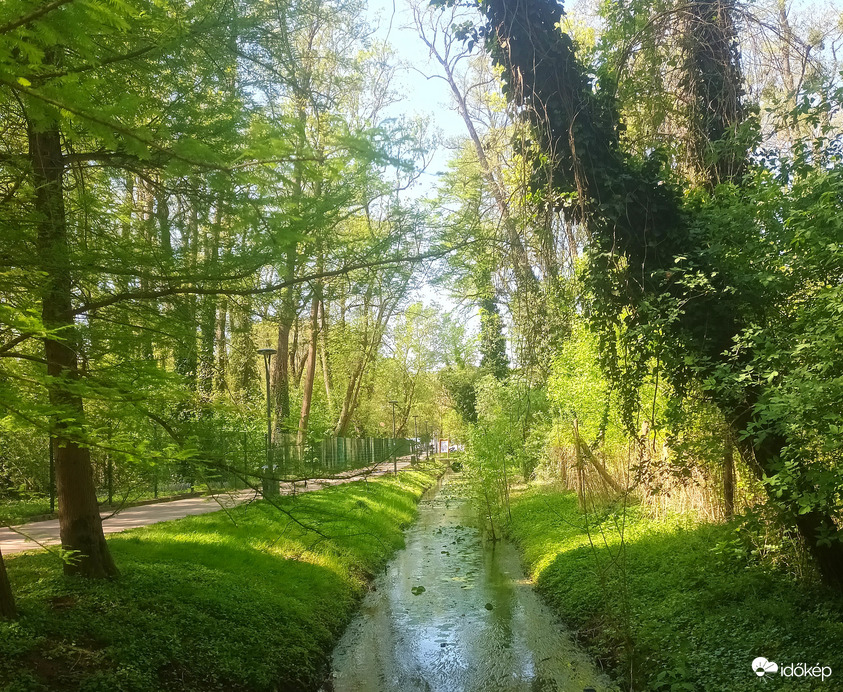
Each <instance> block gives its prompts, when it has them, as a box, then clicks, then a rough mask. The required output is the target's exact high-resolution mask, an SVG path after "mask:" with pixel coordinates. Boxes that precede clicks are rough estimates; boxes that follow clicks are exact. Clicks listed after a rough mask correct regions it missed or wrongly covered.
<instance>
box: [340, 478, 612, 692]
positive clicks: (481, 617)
mask: <svg viewBox="0 0 843 692" xmlns="http://www.w3.org/2000/svg"><path fill="white" fill-rule="evenodd" d="M457 485H458V484H456V483H454V484H449V483H448V481H447V480H446V481H445V482H444V484H443V486H442V487H441V489H438V492H434V493H432V494H430V495H429V496H427V497H426V498H425V499H423V500H422V502H421V503H420V505H419V519H418V521H417V522H416V523H415V524H414V525H413V526H412V527H411V528H410V529H408V530H407V532H406V548H405V549H404V550H402V551H400V552H399V553H398V554H397V555H396V556H395V558H394V559H393V560H392V561H391V562H390V564H389V566H388V568H387V570H386V571H385V572H384V574H383V575H381V576H380V577H379V578H378V579H377V581H376V588H375V589H373V590H372V591H371V592H370V593H369V594H368V595H367V596H366V598H365V600H364V603H363V606H362V607H361V609H360V611H359V613H358V614H357V615H356V616H355V618H354V619H353V621H352V623H351V624H350V625H349V627H348V629H347V630H346V632H345V634H344V635H343V637H342V639H341V640H340V642H339V643H338V644H337V647H336V649H335V650H334V653H333V657H332V673H331V677H330V679H329V681H328V682H327V683H326V686H325V690H326V691H327V690H333V691H334V692H393V691H394V692H421V691H424V692H481V691H483V692H510V691H511V692H520V691H522V690H523V691H529V692H545V691H547V692H550V691H555V690H559V691H564V692H569V691H570V692H580V691H581V690H583V688H585V687H593V688H595V689H596V690H601V691H607V690H615V689H616V688H615V687H614V686H613V685H612V684H611V683H610V681H609V680H608V679H607V678H606V677H605V676H604V675H603V674H602V673H601V672H600V671H599V670H598V669H597V668H596V667H595V665H594V664H593V662H592V661H591V660H590V659H589V657H588V656H587V655H586V654H585V653H584V652H583V651H581V650H580V649H579V648H578V647H577V646H576V644H575V643H574V642H573V640H572V639H571V637H570V635H569V634H568V633H566V632H565V631H564V630H563V629H562V627H561V625H560V623H559V621H558V620H557V619H556V618H555V617H554V616H553V614H552V613H551V612H550V611H549V610H548V608H547V607H546V606H544V604H542V603H541V601H540V600H539V599H538V597H537V595H536V594H535V592H534V591H533V589H532V587H531V586H530V584H529V582H528V580H527V579H525V577H524V573H523V571H522V569H521V565H520V562H519V559H518V554H517V552H516V551H515V549H514V548H513V547H512V546H511V545H509V544H507V543H506V542H503V543H497V544H492V543H490V542H485V541H484V540H483V537H482V534H481V531H480V530H479V528H478V527H477V526H476V525H475V524H474V522H473V512H472V510H471V507H470V506H469V504H468V502H467V501H466V500H465V499H464V498H462V497H460V496H459V494H458V491H457V489H456V486H457ZM419 587H423V588H419Z"/></svg>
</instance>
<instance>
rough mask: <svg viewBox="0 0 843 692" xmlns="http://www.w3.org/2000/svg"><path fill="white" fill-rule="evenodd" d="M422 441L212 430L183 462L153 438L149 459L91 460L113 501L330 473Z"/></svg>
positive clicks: (103, 495) (413, 449) (412, 448)
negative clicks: (299, 438) (269, 436)
mask: <svg viewBox="0 0 843 692" xmlns="http://www.w3.org/2000/svg"><path fill="white" fill-rule="evenodd" d="M425 443H426V440H425V439H421V440H419V441H414V440H411V439H406V438H395V439H393V438H385V437H362V438H357V437H326V438H324V439H321V440H318V441H311V442H308V443H305V444H301V445H300V444H297V442H296V439H295V435H279V436H277V438H276V439H274V440H273V441H272V444H271V445H270V446H269V449H267V444H266V435H265V434H264V435H261V434H260V433H256V432H253V431H242V432H232V431H216V432H212V433H209V434H206V435H203V436H202V437H200V438H199V439H198V440H197V454H196V455H195V456H194V457H192V458H188V459H186V460H184V461H172V460H170V459H169V458H168V457H167V456H166V454H165V450H164V449H163V448H161V449H159V448H157V446H156V445H155V444H154V443H153V444H152V445H150V448H149V451H150V452H151V454H150V458H151V459H152V460H153V461H152V462H150V463H121V464H115V463H113V462H112V460H111V459H110V458H109V457H108V455H106V454H96V453H95V454H93V458H92V461H93V466H94V477H95V481H96V484H97V494H98V496H99V498H100V501H101V502H103V503H107V504H114V503H120V502H123V501H130V502H131V501H135V500H139V499H153V498H158V497H164V496H168V495H177V494H182V493H189V492H192V491H196V490H206V489H208V487H210V488H212V489H241V488H246V487H255V486H259V485H260V484H261V479H262V478H263V477H264V476H266V475H267V474H268V471H267V469H268V468H269V469H271V472H270V475H271V476H272V477H273V478H277V479H278V480H281V481H283V480H293V479H301V478H319V477H325V476H333V475H336V474H339V473H343V472H347V471H353V470H357V469H363V468H366V467H369V466H373V465H375V464H378V463H382V462H384V461H388V460H390V459H392V458H393V457H405V456H408V455H411V454H414V453H415V454H421V453H422V449H424V445H425ZM158 455H162V456H161V457H160V458H159V457H158Z"/></svg>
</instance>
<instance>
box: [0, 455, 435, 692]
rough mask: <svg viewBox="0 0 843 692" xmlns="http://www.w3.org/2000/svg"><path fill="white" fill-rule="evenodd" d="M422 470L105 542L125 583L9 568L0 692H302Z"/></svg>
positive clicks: (398, 526)
mask: <svg viewBox="0 0 843 692" xmlns="http://www.w3.org/2000/svg"><path fill="white" fill-rule="evenodd" d="M441 472H442V469H441V467H440V466H439V465H437V464H435V463H433V462H430V463H427V464H425V463H420V464H418V465H417V466H416V467H414V468H412V469H407V470H405V471H403V472H402V473H400V474H398V476H397V477H396V476H392V475H384V476H381V477H378V478H375V479H372V480H370V481H368V482H367V481H356V482H349V483H344V484H342V485H336V486H333V487H329V488H325V489H323V490H321V491H318V492H310V493H307V494H301V495H297V496H296V497H292V496H286V497H281V498H280V499H279V501H278V502H277V506H272V505H270V504H269V503H268V502H266V501H263V500H262V501H257V502H253V503H246V504H242V505H240V506H237V507H234V508H232V509H230V510H228V511H227V512H223V511H220V512H214V513H212V514H205V515H202V516H190V517H185V518H183V519H179V520H177V521H168V522H163V523H158V524H155V525H153V526H147V527H144V528H138V529H132V530H129V531H125V532H123V533H119V534H114V535H112V536H110V537H109V539H108V543H109V547H110V549H111V551H112V554H113V556H114V559H115V561H116V563H117V565H118V567H119V568H120V570H121V576H120V577H119V578H118V579H115V580H109V581H90V580H84V579H80V578H68V577H64V576H63V575H62V571H61V565H60V563H59V561H58V559H57V558H56V557H55V556H54V555H53V554H51V553H47V552H43V551H41V552H37V553H32V554H24V555H17V556H14V557H12V558H11V559H9V560H7V561H6V564H7V568H8V572H9V578H10V580H11V583H12V589H13V591H14V592H15V595H16V597H17V601H18V608H19V610H20V614H21V616H20V618H19V620H17V621H16V622H2V623H0V689H4V690H15V691H23V690H27V691H32V692H35V691H42V690H43V691H48V690H49V691H50V692H60V691H62V690H88V691H94V690H109V691H111V690H133V691H138V692H141V691H144V690H149V691H150V692H152V691H156V692H157V691H158V690H208V691H209V690H232V691H237V690H270V689H283V690H291V691H294V690H305V689H315V688H316V687H318V685H319V683H320V682H321V680H322V678H323V676H324V675H325V672H326V664H327V660H328V656H329V654H330V652H331V649H332V647H333V645H334V643H335V642H336V640H337V638H338V637H339V636H340V634H342V631H343V629H344V628H345V625H346V624H347V623H348V621H349V619H350V618H351V616H352V614H353V613H354V611H355V610H356V608H357V604H358V602H359V599H360V598H361V597H362V595H363V594H364V593H365V591H366V588H367V586H368V583H369V580H370V579H371V578H372V577H373V576H374V575H375V574H377V573H378V572H379V571H381V570H382V569H383V567H384V565H385V564H386V562H387V560H388V559H389V558H390V556H391V555H392V553H393V552H394V551H395V550H396V549H398V548H399V547H401V546H402V545H403V541H404V536H403V530H404V529H405V528H406V527H408V526H409V525H410V524H411V523H412V522H413V521H414V519H415V517H416V513H417V508H416V503H417V501H418V499H419V498H420V497H421V495H422V493H423V491H424V489H425V488H427V487H429V486H430V485H432V484H433V482H434V481H435V479H436V478H437V477H438V476H439V475H440V474H441Z"/></svg>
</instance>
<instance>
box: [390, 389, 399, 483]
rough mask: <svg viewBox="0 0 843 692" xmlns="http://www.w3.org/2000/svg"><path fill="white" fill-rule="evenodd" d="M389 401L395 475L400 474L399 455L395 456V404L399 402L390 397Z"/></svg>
mask: <svg viewBox="0 0 843 692" xmlns="http://www.w3.org/2000/svg"><path fill="white" fill-rule="evenodd" d="M389 403H390V404H392V471H393V473H395V475H396V476H397V475H398V457H397V456H395V406H396V405H397V404H398V402H397V401H395V399H390V400H389Z"/></svg>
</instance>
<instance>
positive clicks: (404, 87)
mask: <svg viewBox="0 0 843 692" xmlns="http://www.w3.org/2000/svg"><path fill="white" fill-rule="evenodd" d="M367 4H368V11H367V17H368V21H369V23H370V24H371V25H372V27H373V28H375V29H376V31H375V37H376V38H377V39H378V40H383V41H386V42H388V43H389V44H390V45H391V46H392V47H393V49H394V50H395V52H396V54H397V56H398V58H399V60H401V61H402V62H405V63H407V64H408V65H412V66H414V67H415V68H416V69H417V70H421V71H422V72H424V73H425V74H432V73H434V72H436V67H435V63H434V62H433V61H432V60H431V59H430V56H429V55H428V50H427V46H425V45H424V43H422V41H421V39H420V38H419V37H418V35H417V34H416V31H415V29H413V28H412V16H411V15H410V13H409V12H408V10H407V3H406V0H369V2H368V3H367ZM398 78H399V84H400V86H399V90H398V91H399V93H401V94H403V95H404V96H405V99H404V100H403V101H401V102H399V103H396V104H393V105H392V106H391V107H390V108H389V109H387V116H389V117H392V116H398V115H401V114H407V115H409V114H412V113H415V114H418V115H423V116H428V117H430V118H431V122H432V124H433V126H434V127H435V128H436V129H438V130H440V131H441V133H442V135H443V136H444V137H445V138H446V139H448V138H455V137H464V136H466V131H465V124H464V123H463V121H462V118H461V117H460V115H459V114H458V113H457V111H456V110H454V108H453V103H452V100H451V92H450V90H449V89H448V86H447V85H446V84H445V82H443V81H442V80H441V79H425V78H424V76H423V75H421V74H419V72H418V71H416V70H413V69H410V68H407V69H404V70H401V72H400V73H399V77H398ZM449 156H450V152H449V151H448V149H447V148H446V147H444V146H440V147H439V148H438V150H437V152H436V154H435V155H434V158H433V160H432V162H431V164H430V166H428V168H427V172H426V173H425V174H424V176H423V177H422V179H421V181H420V183H421V184H420V185H419V188H420V190H419V191H420V192H421V191H426V190H425V189H430V188H431V187H432V186H433V185H435V182H436V174H437V173H438V172H441V171H444V170H445V168H446V165H447V162H448V158H449Z"/></svg>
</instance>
